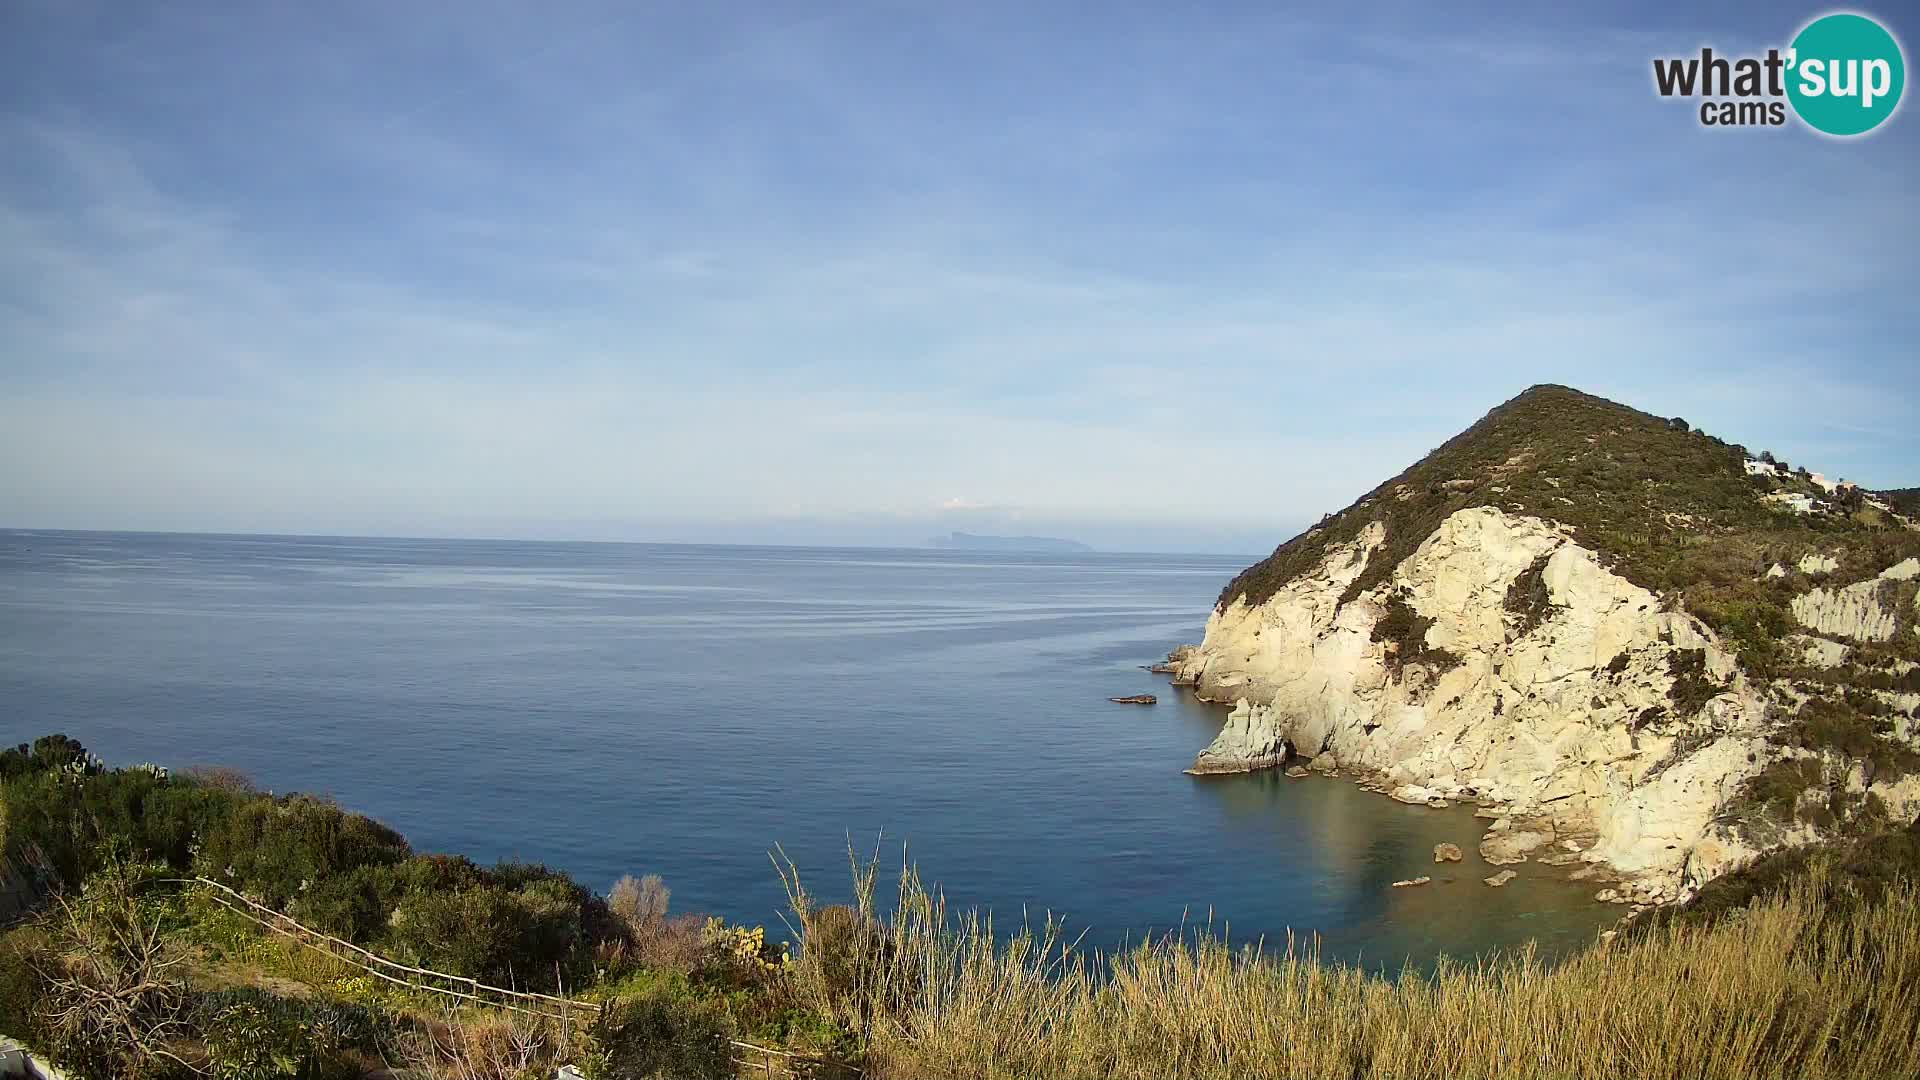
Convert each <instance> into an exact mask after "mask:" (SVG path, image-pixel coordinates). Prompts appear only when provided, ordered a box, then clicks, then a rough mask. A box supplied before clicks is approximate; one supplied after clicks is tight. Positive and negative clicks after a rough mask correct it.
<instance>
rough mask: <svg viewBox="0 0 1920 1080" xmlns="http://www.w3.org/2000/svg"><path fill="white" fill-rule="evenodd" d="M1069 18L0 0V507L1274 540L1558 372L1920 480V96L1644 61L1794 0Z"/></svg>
mask: <svg viewBox="0 0 1920 1080" xmlns="http://www.w3.org/2000/svg"><path fill="white" fill-rule="evenodd" d="M1082 14H1083V15H1085V16H1086V17H1079V18H1070V17H1068V15H1067V14H1066V13H1064V12H1034V11H1033V10H1031V9H1030V8H1028V7H1016V6H1011V5H1008V6H1000V5H966V6H960V7H956V6H944V7H940V6H934V5H918V4H906V3H878V4H870V5H850V6H846V7H843V8H836V9H835V10H834V11H833V12H831V13H830V14H818V15H809V16H796V15H794V14H793V13H792V12H791V11H789V10H785V9H781V8H778V7H772V6H769V7H766V8H763V9H754V10H745V9H742V10H734V9H729V11H728V12H727V13H725V16H724V17H722V15H721V14H720V13H705V12H701V11H695V10H686V9H678V8H672V7H654V6H635V5H607V6H601V7H597V8H595V7H588V8H570V9H568V11H567V12H566V13H565V14H564V15H557V14H555V13H554V12H553V11H552V10H551V9H549V8H547V7H541V6H536V5H523V4H512V3H500V4H493V5H449V6H446V7H444V8H430V7H420V6H404V7H400V8H395V7H394V6H393V5H371V4H345V5H335V6H331V7H328V8H326V9H318V8H315V9H305V10H300V9H270V8H257V9H247V10H245V11H244V12H241V13H235V12H234V11H232V10H231V9H230V8H225V7H214V6H205V7H202V6H198V5H192V4H186V5H167V6H165V7H163V8H161V7H156V8H151V9H135V10H128V9H125V8H124V7H120V6H111V7H109V6H100V7H97V8H96V7H90V6H88V5H85V4H57V5H56V4H33V3H22V4H17V5H10V6H9V7H8V8H7V10H6V11H5V13H4V14H0V72H4V73H3V74H0V91H3V93H0V142H4V145H6V146H8V147H9V148H10V153H9V154H8V155H6V156H5V158H4V160H0V346H3V348H4V352H0V357H4V359H0V458H3V459H4V460H5V461H6V462H7V463H8V466H9V467H8V468H7V469H5V470H0V505H4V506H5V507H7V512H6V514H5V515H4V518H5V520H3V521H0V524H9V525H11V524H18V525H67V526H76V527H108V528H113V527H131V528H207V529H299V530H302V531H380V532H415V533H422V532H424V533H436V534H445V533H449V532H458V531H461V530H465V529H485V530H486V531H488V532H489V533H490V534H501V533H508V534H515V535H572V534H575V533H578V532H581V531H583V530H586V531H591V532H593V533H594V534H595V535H614V536H630V537H632V538H635V539H650V538H661V539H701V538H703V537H706V536H711V537H712V538H724V539H763V540H774V541H777V540H780V539H782V538H787V537H793V538H799V539H808V540H811V539H815V538H818V537H822V536H827V537H832V538H835V539H851V540H858V539H861V538H867V539H870V540H872V541H873V542H915V541H916V540H917V539H920V538H923V537H924V535H925V534H926V529H927V528H928V527H929V524H930V523H933V524H937V523H938V521H937V519H938V518H939V517H940V516H941V515H943V514H945V515H955V514H961V515H968V514H970V515H972V516H973V517H974V518H980V517H991V516H992V514H994V513H999V512H1002V511H1004V512H1006V513H1009V514H1011V513H1018V514H1019V515H1020V519H1019V520H1020V521H1021V522H1023V523H1038V524H1042V525H1045V526H1046V527H1047V528H1048V529H1050V530H1054V531H1062V532H1067V533H1070V534H1073V533H1076V532H1077V533H1085V534H1088V535H1089V536H1094V535H1097V536H1098V537H1099V539H1098V540H1096V542H1101V543H1104V544H1105V545H1106V546H1116V547H1125V546H1144V545H1151V546H1171V547H1182V546H1227V547H1230V548H1232V549H1234V550H1258V549H1260V548H1264V547H1268V546H1271V544H1272V543H1274V542H1276V541H1277V540H1279V539H1281V538H1283V537H1284V535H1285V534H1286V533H1288V532H1289V531H1291V530H1292V529H1295V528H1297V527H1299V526H1300V525H1302V524H1304V523H1305V522H1308V521H1311V520H1312V519H1314V518H1316V517H1318V516H1319V514H1320V513H1321V512H1323V511H1325V510H1328V509H1333V508H1336V507H1337V506H1339V505H1342V504H1344V503H1345V502H1347V501H1349V500H1350V499H1351V498H1353V497H1354V496H1355V495H1357V494H1358V493H1359V492H1361V491H1363V490H1365V489H1366V488H1367V487H1369V486H1371V485H1372V484H1373V483H1374V482H1376V481H1378V480H1379V479H1382V478H1383V477H1385V476H1386V475H1388V474H1390V473H1392V472H1394V471H1396V470H1397V469H1399V468H1400V467H1401V466H1403V465H1405V464H1406V463H1407V462H1408V461H1410V460H1412V459H1413V458H1414V457H1417V456H1418V455H1419V454H1421V453H1423V452H1425V451H1426V450H1427V449H1430V448H1431V447H1432V446H1433V445H1435V444H1437V443H1438V442H1440V441H1441V440H1442V439H1444V438H1445V437H1446V436H1447V435H1449V434H1451V433H1452V432H1453V431H1454V430H1457V429H1458V428H1459V427H1461V426H1463V425H1464V424H1466V423H1469V422H1471V421H1472V420H1473V419H1474V418H1475V417H1477V416H1478V415H1479V414H1480V413H1481V412H1482V411H1484V410H1485V409H1486V408H1488V407H1490V406H1491V405H1493V404H1495V403H1497V402H1498V401H1499V400H1502V399H1504V398H1505V397H1508V396H1510V395H1511V394H1513V393H1515V392H1517V391H1518V390H1520V389H1522V388H1524V387H1525V386H1527V385H1529V384H1531V383H1535V382H1543V381H1553V382H1565V383H1571V384H1573V385H1577V386H1581V387H1583V388H1586V389H1590V390H1593V391H1595V392H1598V393H1603V394H1607V395H1609V396H1614V397H1618V398H1620V399H1622V400H1626V401H1628V402H1630V403H1632V404H1636V405H1641V406H1643V407H1646V408H1650V409H1655V410H1658V411H1662V412H1673V413H1680V414H1682V415H1685V416H1687V417H1688V419H1689V420H1691V421H1693V422H1694V423H1697V424H1700V425H1701V426H1703V427H1706V428H1707V429H1708V430H1712V431H1715V432H1717V433H1723V434H1726V435H1728V436H1730V437H1733V438H1738V439H1741V440H1743V441H1747V442H1749V443H1751V444H1753V445H1756V446H1758V445H1767V446H1769V447H1771V448H1773V449H1774V450H1775V451H1776V452H1778V453H1780V454H1782V455H1783V456H1786V457H1788V458H1789V459H1790V460H1794V461H1796V462H1798V461H1801V460H1806V461H1809V462H1811V463H1812V464H1813V465H1814V466H1815V467H1817V468H1821V469H1823V470H1824V471H1827V472H1829V473H1830V474H1833V473H1837V474H1844V475H1849V476H1858V477H1860V478H1861V479H1863V480H1864V481H1866V482H1868V483H1877V484H1883V485H1896V484H1910V483H1914V482H1920V437H1917V436H1916V435H1915V433H1914V425H1913V424H1912V422H1911V417H1912V416H1913V415H1915V413H1916V411H1917V409H1916V406H1920V385H1917V384H1920V377H1916V375H1915V373H1914V371H1915V369H1914V367H1913V365H1912V363H1911V357H1912V347H1913V343H1914V342H1915V341H1916V339H1920V314H1916V311H1915V309H1914V308H1913V306H1912V305H1911V303H1910V301H1909V300H1908V299H1907V298H1906V291H1907V288H1908V286H1909V284H1910V282H1911V281H1912V280H1914V278H1915V271H1916V270H1920V255H1917V254H1916V251H1915V247H1914V245H1913V243H1912V238H1913V237H1914V236H1916V235H1920V207H1916V205H1915V203H1914V200H1912V198H1911V196H1910V191H1911V177H1912V176H1913V175H1914V168H1913V167H1914V165H1915V164H1916V163H1920V153H1916V147H1920V137H1917V136H1916V134H1915V132H1916V130H1920V129H1916V128H1915V127H1914V126H1913V124H1912V123H1910V122H1909V121H1910V120H1911V119H1912V118H1911V116H1905V115H1903V116H1902V117H1900V118H1898V120H1897V121H1896V123H1895V124H1894V126H1893V127H1892V128H1890V129H1889V130H1887V131H1885V132H1882V133H1880V134H1877V135H1875V136H1874V137H1873V138H1871V139H1869V140H1866V141H1864V142H1859V143H1853V144H1839V143H1832V142H1828V141H1824V140H1820V139H1816V138H1813V137H1811V136H1809V135H1807V134H1806V133H1805V132H1798V131H1791V130H1789V131H1750V132H1708V131H1705V130H1703V129H1701V128H1700V127H1699V126H1698V124H1697V123H1695V122H1693V121H1692V119H1691V118H1690V117H1689V116H1687V115H1683V114H1682V113H1681V112H1678V111H1676V110H1675V109H1674V108H1672V107H1671V106H1672V105H1673V103H1672V102H1663V101H1660V100H1658V99H1657V98H1656V97H1655V96H1654V95H1653V94H1652V92H1651V89H1650V88H1649V86H1648V79H1647V73H1646V72H1647V67H1646V65H1647V59H1648V57H1650V56H1651V55H1653V54H1654V53H1655V52H1659V51H1675V50H1684V49H1686V48H1689V47H1697V45H1698V44H1699V42H1700V41H1702V40H1707V39H1712V40H1724V41H1726V42H1728V43H1730V44H1733V45H1737V44H1739V43H1741V42H1754V43H1765V42H1767V41H1771V40H1774V39H1776V38H1778V37H1779V36H1780V35H1784V34H1786V33H1788V32H1789V31H1790V30H1791V29H1792V28H1793V27H1794V26H1797V25H1798V23H1799V22H1800V21H1802V20H1803V19H1804V17H1805V15H1806V14H1807V13H1805V12H1798V11H1797V10H1795V9H1791V8H1784V7H1783V8H1778V9H1775V10H1771V11H1766V10H1759V9H1743V10H1741V11H1740V12H1738V13H1732V14H1730V13H1727V12H1724V11H1715V12H1701V13H1688V12H1675V11H1672V10H1669V9H1664V8H1663V9H1659V10H1647V11H1589V12H1584V13H1582V14H1581V15H1580V16H1579V19H1580V21H1579V22H1578V23H1577V24H1565V25H1558V24H1549V23H1548V22H1546V21H1545V20H1544V19H1542V20H1538V21H1534V20H1530V19H1527V18H1523V17H1520V16H1514V15H1512V14H1507V15H1502V16H1498V17H1496V16H1491V15H1488V16H1479V15H1474V14H1471V13H1461V12H1452V11H1450V12H1446V13H1435V12H1429V11H1427V10H1426V9H1425V8H1419V7H1409V8H1407V9H1405V10H1404V11H1402V12H1399V13H1397V15H1396V17H1394V18H1390V19H1389V18H1379V19H1369V20H1366V21H1364V22H1356V21H1354V20H1353V19H1352V17H1351V16H1350V15H1348V14H1346V13H1345V10H1344V9H1338V8H1329V9H1327V10H1326V11H1323V12H1319V13H1295V14H1285V15H1278V14H1273V13H1266V12H1255V11H1252V10H1251V9H1249V10H1245V11H1242V10H1236V9H1234V8H1232V7H1228V6H1222V8H1221V9H1220V10H1216V11H1214V12H1212V13H1195V12H1180V13H1175V12H1173V11H1171V10H1168V9H1165V8H1164V7H1162V6H1159V5H1139V6H1126V5H1111V6H1103V7H1102V8H1101V9H1100V11H1099V14H1098V17H1097V18H1095V17H1093V16H1091V15H1089V14H1087V13H1082ZM955 493H962V494H955ZM589 525H590V528H589ZM1183 530H1184V531H1183ZM1183 536H1185V537H1187V538H1188V539H1187V540H1183V539H1182V537H1183Z"/></svg>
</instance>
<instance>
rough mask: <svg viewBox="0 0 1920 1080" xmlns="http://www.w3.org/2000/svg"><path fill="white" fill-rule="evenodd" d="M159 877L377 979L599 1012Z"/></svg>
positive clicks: (570, 1012)
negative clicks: (364, 944) (390, 952)
mask: <svg viewBox="0 0 1920 1080" xmlns="http://www.w3.org/2000/svg"><path fill="white" fill-rule="evenodd" d="M163 880H165V881H168V882H171V883H175V884H181V885H199V886H204V887H206V888H207V889H209V890H212V891H210V892H206V893H203V894H202V895H203V896H205V897H206V898H207V899H209V900H212V901H213V902H214V903H217V904H219V905H221V906H222V907H224V908H226V909H227V910H229V911H231V912H233V913H234V914H236V915H239V916H240V917H242V918H244V919H246V920H247V921H249V922H251V923H253V924H254V925H255V926H258V927H260V928H262V929H264V930H267V931H270V932H272V933H274V934H278V935H280V936H281V937H284V938H288V939H290V940H292V941H296V942H298V943H300V944H302V945H305V946H307V947H308V948H311V949H313V950H314V951H316V952H320V953H324V954H325V955H326V956H328V957H330V958H332V959H333V960H336V961H338V962H339V963H342V964H346V965H348V966H350V967H354V968H358V969H359V970H361V971H364V972H366V973H367V974H369V975H372V976H374V977H375V978H378V979H383V980H385V981H387V982H389V983H393V984H395V985H397V986H404V987H407V988H409V989H413V990H420V991H425V992H427V993H433V994H441V995H444V996H447V997H451V998H456V999H459V1000H463V1001H470V1002H475V1003H478V1004H482V1005H490V1006H494V1007H496V1008H502V1009H507V1010H510V1011H513V1012H520V1013H527V1014H530V1015H534V1016H543V1017H546V1018H548V1019H550V1020H579V1019H581V1018H582V1017H583V1016H584V1017H589V1018H590V1017H594V1016H598V1015H599V1014H600V1010H601V1006H600V1005H599V1004H598V1003H596V1002H591V1001H580V1000H577V999H575V998H567V997H556V996H554V995H552V994H536V993H533V992H532V991H528V990H510V989H507V988H505V987H500V986H489V985H487V984H486V983H483V982H480V981H479V980H477V979H470V978H467V977H466V976H464V975H452V974H448V973H447V972H444V971H434V970H433V969H431V968H423V967H415V966H413V965H411V964H402V963H400V962H399V961H397V960H389V959H387V958H386V957H384V956H381V955H379V954H378V953H373V952H369V951H368V950H366V949H363V948H361V947H360V946H358V945H355V944H354V943H353V942H351V941H345V940H342V939H341V938H337V937H334V936H333V935H332V934H328V933H323V932H322V931H319V930H315V929H314V928H312V927H310V926H307V925H305V924H304V923H301V922H299V921H298V920H296V919H294V918H293V917H292V916H290V915H287V914H285V913H284V912H280V911H276V910H274V909H273V908H270V907H268V906H266V905H265V904H261V903H258V902H256V901H254V900H252V899H249V898H248V897H246V896H244V895H242V894H241V893H239V892H237V891H235V890H233V889H231V888H228V887H227V886H225V885H222V884H220V883H219V882H217V881H212V880H209V879H207V878H203V877H193V878H166V879H163Z"/></svg>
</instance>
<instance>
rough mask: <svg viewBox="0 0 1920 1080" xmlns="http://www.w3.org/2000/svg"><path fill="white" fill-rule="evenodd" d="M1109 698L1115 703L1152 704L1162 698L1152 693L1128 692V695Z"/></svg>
mask: <svg viewBox="0 0 1920 1080" xmlns="http://www.w3.org/2000/svg"><path fill="white" fill-rule="evenodd" d="M1107 700H1108V701H1111V702H1113V703H1114V704H1115V705H1151V704H1153V703H1154V702H1156V701H1159V700H1160V699H1159V698H1157V697H1154V696H1153V695H1152V694H1128V695H1127V696H1126V697H1110V698H1108V699H1107Z"/></svg>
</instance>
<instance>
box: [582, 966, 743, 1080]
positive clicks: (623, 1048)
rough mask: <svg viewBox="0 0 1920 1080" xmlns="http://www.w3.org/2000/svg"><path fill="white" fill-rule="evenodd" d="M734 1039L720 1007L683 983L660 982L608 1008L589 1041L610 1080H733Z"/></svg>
mask: <svg viewBox="0 0 1920 1080" xmlns="http://www.w3.org/2000/svg"><path fill="white" fill-rule="evenodd" d="M734 1036H735V1028H734V1025H733V1021H732V1019H731V1018H730V1017H729V1015H728V1014H727V1011H726V1008H725V1007H724V1005H723V1004H722V1003H721V1002H719V1001H716V1000H715V999H713V998H712V997H710V996H708V995H704V994H700V993H697V992H695V991H694V990H693V989H692V988H691V987H690V985H689V984H688V983H686V982H685V981H682V980H663V981H657V982H654V983H653V984H651V985H649V986H648V987H647V988H646V989H644V990H642V991H641V992H640V993H638V994H637V995H635V996H633V997H630V998H626V999H624V1000H622V1001H620V1002H619V1003H618V1004H616V1005H612V1006H609V1007H608V1008H607V1009H606V1011H605V1012H604V1013H603V1014H602V1015H601V1017H600V1019H599V1020H598V1021H597V1022H596V1023H595V1026H594V1028H593V1031H592V1032H591V1037H592V1040H593V1041H594V1043H595V1044H596V1045H597V1047H598V1048H599V1049H600V1051H601V1052H602V1053H603V1054H604V1055H605V1062H606V1064H605V1066H604V1068H605V1072H604V1074H603V1075H604V1076H605V1077H607V1078H608V1080H641V1078H655V1077H658V1078H663V1080H664V1078H671V1080H682V1078H685V1080H723V1078H728V1077H732V1076H733V1075H734V1071H733V1049H732V1047H731V1046H730V1045H729V1044H728V1040H729V1039H731V1038H733V1037H734Z"/></svg>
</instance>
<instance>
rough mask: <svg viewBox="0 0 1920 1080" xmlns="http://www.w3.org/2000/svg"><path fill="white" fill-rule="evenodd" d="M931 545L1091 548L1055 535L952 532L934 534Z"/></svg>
mask: <svg viewBox="0 0 1920 1080" xmlns="http://www.w3.org/2000/svg"><path fill="white" fill-rule="evenodd" d="M927 544H928V545H929V546H931V547H937V548H960V549H964V550H968V551H1092V550H1093V548H1092V547H1090V546H1088V545H1086V544H1083V543H1081V542H1080V541H1078V540H1062V539H1060V538H1059V537H1056V536H981V535H979V534H977V533H963V532H954V533H949V534H947V535H946V536H936V537H934V538H933V539H931V540H929V541H927Z"/></svg>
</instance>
